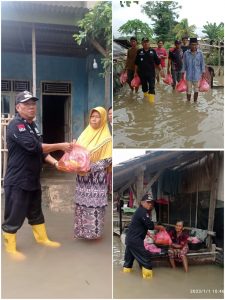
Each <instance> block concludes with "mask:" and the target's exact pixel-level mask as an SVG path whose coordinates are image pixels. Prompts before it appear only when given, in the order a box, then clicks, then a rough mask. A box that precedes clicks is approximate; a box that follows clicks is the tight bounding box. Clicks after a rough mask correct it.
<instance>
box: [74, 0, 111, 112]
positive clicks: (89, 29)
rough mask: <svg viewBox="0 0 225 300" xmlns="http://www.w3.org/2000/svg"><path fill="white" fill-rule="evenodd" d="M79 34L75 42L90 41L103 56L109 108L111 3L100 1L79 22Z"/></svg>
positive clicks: (75, 36) (106, 101)
mask: <svg viewBox="0 0 225 300" xmlns="http://www.w3.org/2000/svg"><path fill="white" fill-rule="evenodd" d="M78 26H79V28H80V30H79V33H77V34H74V35H73V37H74V39H75V41H76V42H77V43H78V44H79V45H80V44H81V43H82V41H86V40H89V41H90V42H91V44H92V45H93V46H94V47H95V48H96V49H97V50H98V51H99V52H100V53H101V54H102V56H103V58H102V59H101V63H102V65H103V69H104V77H105V104H106V106H107V107H108V106H109V99H110V83H111V80H110V72H111V67H112V4H111V1H100V2H98V3H97V4H96V5H95V6H94V7H93V8H92V9H90V11H89V12H88V13H87V14H85V16H84V18H83V19H82V20H80V21H79V22H78Z"/></svg>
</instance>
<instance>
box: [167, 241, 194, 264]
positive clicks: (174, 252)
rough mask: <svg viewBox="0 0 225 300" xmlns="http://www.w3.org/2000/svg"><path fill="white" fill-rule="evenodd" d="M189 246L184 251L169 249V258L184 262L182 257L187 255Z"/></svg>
mask: <svg viewBox="0 0 225 300" xmlns="http://www.w3.org/2000/svg"><path fill="white" fill-rule="evenodd" d="M188 250H189V249H188V245H184V247H183V248H182V249H169V250H168V254H169V258H173V259H177V260H178V261H181V260H182V257H184V256H186V255H187V252H188Z"/></svg>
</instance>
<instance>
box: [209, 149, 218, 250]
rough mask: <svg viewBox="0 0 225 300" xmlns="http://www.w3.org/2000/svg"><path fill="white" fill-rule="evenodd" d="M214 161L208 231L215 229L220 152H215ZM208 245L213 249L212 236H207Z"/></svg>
mask: <svg viewBox="0 0 225 300" xmlns="http://www.w3.org/2000/svg"><path fill="white" fill-rule="evenodd" d="M213 160H214V163H213V170H212V176H211V191H210V203H209V217H208V231H213V226H214V218H215V209H216V199H217V189H218V178H219V164H220V158H219V152H218V151H216V152H215V153H214V159H213ZM207 246H208V248H209V249H210V250H211V248H212V237H211V236H209V237H208V238H207Z"/></svg>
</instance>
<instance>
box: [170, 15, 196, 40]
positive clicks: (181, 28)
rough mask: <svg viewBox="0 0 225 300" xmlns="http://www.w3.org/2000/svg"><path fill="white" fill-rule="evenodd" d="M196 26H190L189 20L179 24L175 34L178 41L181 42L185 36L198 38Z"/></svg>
mask: <svg viewBox="0 0 225 300" xmlns="http://www.w3.org/2000/svg"><path fill="white" fill-rule="evenodd" d="M195 30H196V26H195V25H190V26H189V24H188V19H182V20H181V21H180V23H178V24H177V25H176V26H175V27H174V29H173V32H174V33H175V35H176V36H175V37H176V39H179V40H181V39H182V37H183V36H188V37H193V36H196V33H195Z"/></svg>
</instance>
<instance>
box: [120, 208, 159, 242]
mask: <svg viewBox="0 0 225 300" xmlns="http://www.w3.org/2000/svg"><path fill="white" fill-rule="evenodd" d="M152 229H154V223H153V222H152V221H151V219H150V215H149V213H148V211H147V209H146V208H144V207H143V206H140V207H139V208H138V209H137V210H136V211H135V213H134V215H133V218H132V220H131V224H130V226H129V229H128V232H127V236H126V245H129V244H143V241H144V239H145V236H146V234H147V231H148V230H152Z"/></svg>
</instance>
